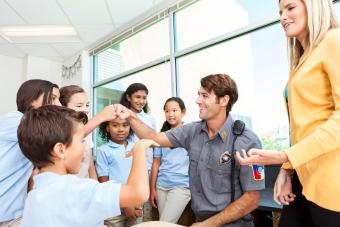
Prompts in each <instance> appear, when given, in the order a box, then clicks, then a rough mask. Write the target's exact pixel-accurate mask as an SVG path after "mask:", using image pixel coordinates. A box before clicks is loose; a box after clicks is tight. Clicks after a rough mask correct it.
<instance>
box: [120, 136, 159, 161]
mask: <svg viewBox="0 0 340 227" xmlns="http://www.w3.org/2000/svg"><path fill="white" fill-rule="evenodd" d="M150 147H159V144H158V143H156V142H155V141H153V140H150V139H141V140H138V141H137V143H136V144H135V146H134V147H133V149H132V150H131V151H129V152H127V153H126V154H125V155H124V156H125V158H128V157H130V156H132V155H133V152H144V151H146V150H147V149H148V148H150ZM145 156H146V157H148V155H147V154H146V153H145Z"/></svg>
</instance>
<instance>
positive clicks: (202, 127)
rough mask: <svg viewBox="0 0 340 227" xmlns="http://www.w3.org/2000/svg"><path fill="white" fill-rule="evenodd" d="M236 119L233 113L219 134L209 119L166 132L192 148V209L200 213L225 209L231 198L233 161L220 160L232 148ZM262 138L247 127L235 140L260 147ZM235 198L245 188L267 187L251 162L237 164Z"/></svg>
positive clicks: (238, 146)
mask: <svg viewBox="0 0 340 227" xmlns="http://www.w3.org/2000/svg"><path fill="white" fill-rule="evenodd" d="M233 122H234V121H233V119H232V118H231V117H230V116H229V117H228V119H227V120H226V121H225V122H224V125H223V126H222V128H221V129H220V131H219V132H218V134H217V135H216V136H215V137H214V138H211V139H209V136H208V129H207V125H206V122H205V121H199V122H193V123H190V124H186V125H184V126H183V127H181V128H175V129H172V130H169V131H167V132H166V136H167V137H168V139H169V140H170V141H171V143H172V144H173V145H174V147H184V148H185V149H186V150H187V151H188V152H189V159H190V165H189V186H190V191H191V198H192V203H191V205H192V209H193V211H194V213H195V214H196V215H205V214H207V213H216V212H220V211H222V210H223V209H224V208H225V207H226V206H227V205H228V204H229V203H230V201H231V196H230V194H231V193H230V192H231V182H230V175H231V162H227V163H225V164H220V161H219V160H220V157H221V155H222V153H224V152H225V151H229V152H231V148H232V141H233V138H234V135H233V133H232V125H233ZM260 147H261V143H260V141H259V138H258V137H257V136H256V135H255V134H254V133H253V132H251V131H250V130H248V129H245V131H244V132H243V134H242V135H241V136H239V137H238V138H237V140H236V143H235V151H236V150H238V151H239V150H241V149H245V150H249V149H250V148H260ZM232 183H233V184H234V185H235V200H236V199H237V198H239V197H240V196H241V195H242V193H243V192H246V191H253V190H261V189H264V188H265V184H264V180H261V181H255V180H254V178H253V172H252V169H251V167H249V166H240V165H239V163H238V162H237V161H236V166H235V181H234V182H232Z"/></svg>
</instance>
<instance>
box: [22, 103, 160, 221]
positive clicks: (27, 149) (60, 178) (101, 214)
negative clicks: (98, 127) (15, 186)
mask: <svg viewBox="0 0 340 227" xmlns="http://www.w3.org/2000/svg"><path fill="white" fill-rule="evenodd" d="M84 119H87V116H86V114H84V113H82V112H75V111H74V110H71V109H69V108H66V107H58V106H43V107H40V108H38V109H34V110H31V111H29V112H27V113H26V114H25V115H24V117H23V119H22V121H21V123H20V125H19V128H18V139H19V146H20V148H21V150H22V152H23V154H24V155H25V156H26V157H27V158H28V159H29V160H30V161H31V162H32V163H33V164H34V165H35V166H37V167H38V168H39V170H40V172H39V174H38V175H36V176H35V177H34V188H33V190H32V191H30V193H29V194H28V197H27V199H26V204H25V209H24V216H23V220H22V227H26V226H27V227H31V226H37V227H39V226H103V220H104V219H106V218H109V217H112V216H115V215H118V214H120V209H119V207H129V206H134V205H137V204H140V203H142V202H143V201H145V200H146V199H147V198H148V196H149V195H148V194H149V193H148V191H147V190H148V176H147V171H146V160H145V153H144V151H145V150H146V149H147V148H148V147H150V146H151V145H155V143H154V142H153V141H151V140H141V141H139V142H138V143H137V144H136V145H135V147H134V148H133V150H132V155H133V161H132V162H133V163H132V168H131V174H130V175H129V177H128V180H127V183H126V184H117V183H114V182H113V181H108V182H106V183H102V184H101V183H99V182H97V181H94V180H92V179H81V178H78V177H77V176H75V175H73V174H77V173H78V171H79V168H80V165H81V160H82V159H83V156H84V152H85V146H86V144H85V135H86V134H85V130H84V125H83V121H84ZM51 129H53V130H51Z"/></svg>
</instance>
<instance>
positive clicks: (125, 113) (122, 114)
mask: <svg viewBox="0 0 340 227" xmlns="http://www.w3.org/2000/svg"><path fill="white" fill-rule="evenodd" d="M113 106H114V108H115V112H116V116H117V117H119V118H120V119H127V118H129V117H130V116H131V115H132V114H133V113H132V110H130V109H128V108H126V107H125V106H123V105H121V104H114V105H113Z"/></svg>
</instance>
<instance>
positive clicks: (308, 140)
mask: <svg viewBox="0 0 340 227" xmlns="http://www.w3.org/2000/svg"><path fill="white" fill-rule="evenodd" d="M339 63H340V29H333V30H331V31H329V32H328V33H327V34H326V37H325V38H324V39H323V40H322V41H321V43H320V44H319V45H318V46H317V47H316V48H315V49H314V50H313V51H312V52H311V53H310V54H309V55H308V56H307V57H306V58H305V59H304V60H303V61H302V62H300V64H299V65H298V66H297V67H296V69H295V70H294V71H293V72H292V73H291V75H290V78H289V80H288V83H287V87H288V106H287V107H288V113H289V123H290V140H291V144H292V147H291V148H289V149H287V150H286V151H285V152H286V154H287V155H288V159H289V162H287V163H285V164H284V165H283V166H282V168H294V169H295V170H296V172H297V175H298V177H299V180H300V182H301V184H302V187H303V190H302V194H303V195H304V196H305V197H306V198H307V200H309V201H312V202H314V203H316V204H317V205H319V206H321V207H323V208H326V209H329V210H333V211H337V212H340V199H339V188H340V175H339V173H340V164H339V163H340V65H339Z"/></svg>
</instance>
